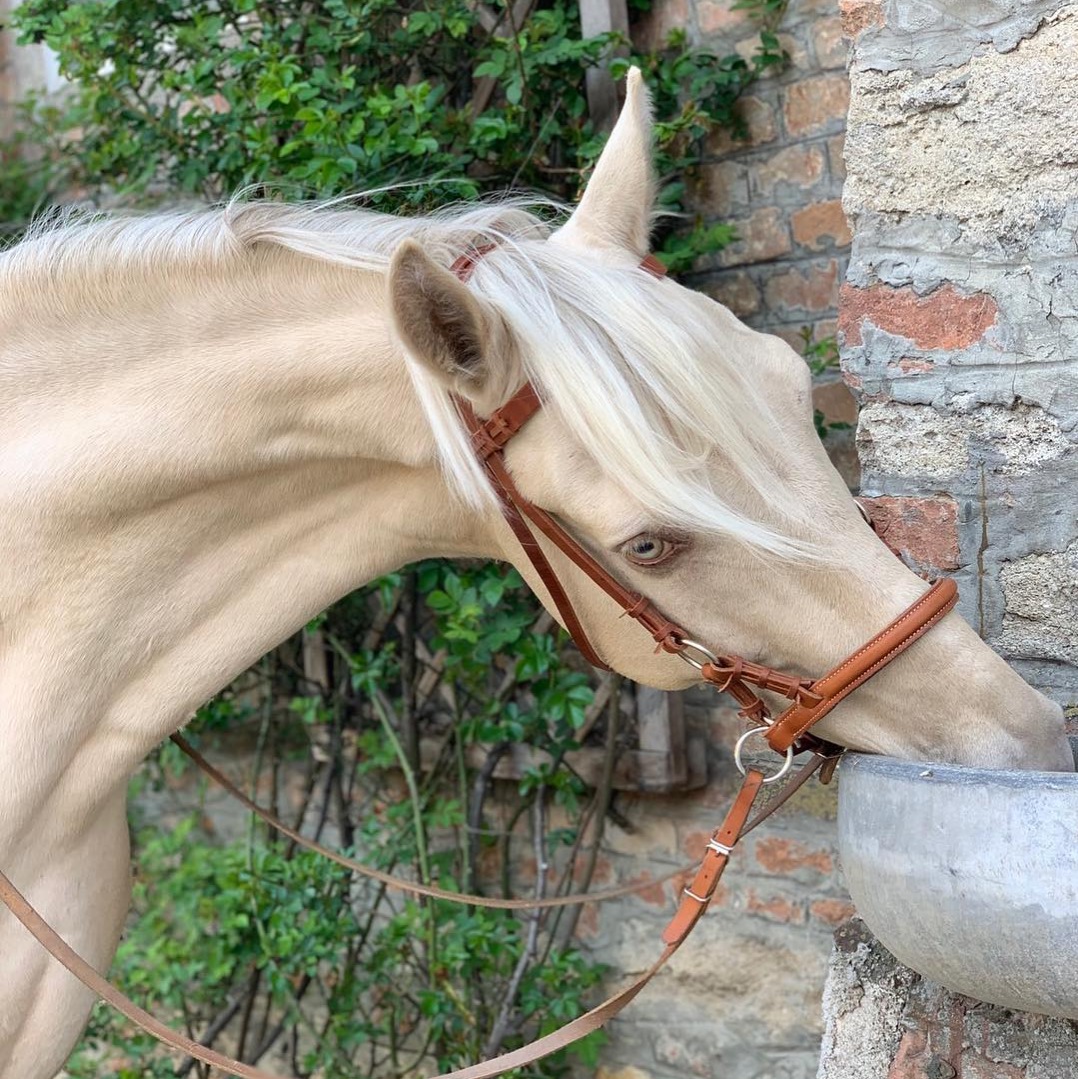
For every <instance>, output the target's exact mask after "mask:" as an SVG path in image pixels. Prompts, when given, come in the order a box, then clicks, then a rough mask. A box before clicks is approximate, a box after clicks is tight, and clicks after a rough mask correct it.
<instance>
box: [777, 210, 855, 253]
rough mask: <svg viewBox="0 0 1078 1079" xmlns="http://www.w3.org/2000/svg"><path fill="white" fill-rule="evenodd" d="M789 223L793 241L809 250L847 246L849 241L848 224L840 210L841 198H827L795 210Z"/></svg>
mask: <svg viewBox="0 0 1078 1079" xmlns="http://www.w3.org/2000/svg"><path fill="white" fill-rule="evenodd" d="M790 225H791V227H792V228H793V234H794V243H796V244H800V245H801V246H802V247H807V248H808V249H809V250H810V251H820V250H822V249H824V248H827V247H835V246H838V247H847V246H849V243H850V226H849V225H848V224H847V223H846V215H845V214H844V213H843V212H842V200H841V199H828V200H827V201H826V202H816V203H813V204H812V205H811V206H806V207H805V208H804V209H803V210H797V211H796V212H795V213H793V214H792V215H791V216H790Z"/></svg>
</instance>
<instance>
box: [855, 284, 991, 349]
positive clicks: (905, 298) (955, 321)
mask: <svg viewBox="0 0 1078 1079" xmlns="http://www.w3.org/2000/svg"><path fill="white" fill-rule="evenodd" d="M998 313H999V308H998V307H997V306H996V301H995V300H994V299H993V298H992V297H991V296H989V295H988V294H987V293H985V292H975V293H973V294H972V295H970V296H964V295H962V294H961V293H960V292H959V291H958V290H957V289H956V288H955V287H954V286H953V285H944V286H943V287H942V288H937V289H935V290H933V291H932V292H929V293H927V294H926V295H924V296H919V295H918V294H917V293H916V292H914V291H913V289H912V288H910V287H908V286H907V287H905V288H892V287H891V286H890V285H871V286H870V287H868V288H855V287H854V286H853V285H844V286H843V287H842V293H841V298H840V300H839V316H838V317H839V329H840V330H841V331H842V333H843V334H844V335H845V337H846V343H847V344H850V345H859V344H861V324H862V323H863V322H866V321H867V322H871V323H872V325H873V326H877V327H879V329H881V330H886V332H887V333H892V334H896V335H897V336H899V337H905V338H908V339H909V340H910V341H912V342H913V343H914V344H915V345H916V346H917V347H918V348H920V349H924V350H925V351H929V350H932V349H937V348H943V349H957V348H969V346H970V345H972V344H975V343H976V342H977V341H979V340H980V339H981V338H982V337H983V336H984V335H985V333H986V332H987V331H988V330H989V328H990V327H992V326H994V325H995V322H996V316H997V315H998Z"/></svg>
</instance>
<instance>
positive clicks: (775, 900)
mask: <svg viewBox="0 0 1078 1079" xmlns="http://www.w3.org/2000/svg"><path fill="white" fill-rule="evenodd" d="M745 909H746V910H747V911H748V912H749V914H759V915H760V916H761V917H763V918H767V919H768V920H769V921H772V922H786V923H787V924H790V925H802V924H803V923H804V921H805V908H804V907H803V906H802V904H800V903H794V902H792V901H791V900H789V899H786V898H785V897H783V896H781V895H773V896H771V897H770V898H768V899H762V898H761V897H760V896H759V895H757V894H756V892H754V891H753V890H752V889H751V888H750V889H749V891H748V894H747V895H746V896H745Z"/></svg>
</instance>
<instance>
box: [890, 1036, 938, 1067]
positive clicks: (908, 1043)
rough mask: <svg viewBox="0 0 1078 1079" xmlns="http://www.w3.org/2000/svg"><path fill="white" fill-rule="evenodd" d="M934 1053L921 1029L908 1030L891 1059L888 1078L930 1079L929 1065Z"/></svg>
mask: <svg viewBox="0 0 1078 1079" xmlns="http://www.w3.org/2000/svg"><path fill="white" fill-rule="evenodd" d="M931 1058H932V1053H931V1052H930V1051H929V1048H928V1039H927V1038H926V1037H925V1035H924V1033H923V1032H922V1031H920V1030H907V1031H906V1033H905V1034H903V1035H902V1040H901V1041H900V1042H899V1043H898V1052H897V1053H895V1056H894V1059H893V1060H892V1061H891V1067H890V1068H889V1069H888V1071H887V1079H928V1072H927V1070H926V1069H927V1067H928V1065H929V1063H930V1061H931Z"/></svg>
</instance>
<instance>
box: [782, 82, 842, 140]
mask: <svg viewBox="0 0 1078 1079" xmlns="http://www.w3.org/2000/svg"><path fill="white" fill-rule="evenodd" d="M849 107H850V82H849V80H848V79H847V78H846V76H845V75H817V76H816V77H815V78H812V79H802V80H801V81H800V82H795V83H792V84H791V85H790V86H789V87H788V88H787V90H786V100H785V102H784V104H783V115H784V117H785V119H786V130H787V131H788V132H789V133H790V134H791V135H793V136H794V137H795V138H801V137H802V136H805V135H816V134H818V133H819V132H821V131H823V130H824V129H825V128H827V127H828V126H834V125H837V124H840V123H844V122H845V120H846V110H847V109H848V108H849Z"/></svg>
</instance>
